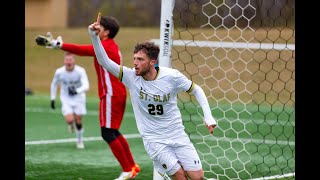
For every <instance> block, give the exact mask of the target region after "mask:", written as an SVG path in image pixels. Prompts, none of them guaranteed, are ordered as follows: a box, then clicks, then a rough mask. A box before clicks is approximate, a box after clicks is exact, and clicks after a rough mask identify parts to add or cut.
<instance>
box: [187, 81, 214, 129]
mask: <svg viewBox="0 0 320 180" xmlns="http://www.w3.org/2000/svg"><path fill="white" fill-rule="evenodd" d="M193 86H194V87H193V90H192V91H191V94H193V95H194V96H195V97H196V99H197V101H198V103H199V104H200V106H201V108H202V111H203V115H204V121H205V122H206V124H207V125H208V126H210V125H213V124H215V125H216V124H217V122H216V120H215V119H214V118H213V117H212V114H211V110H210V107H209V103H208V99H207V97H206V95H205V93H204V92H203V90H202V88H201V87H200V86H198V85H197V84H194V83H193Z"/></svg>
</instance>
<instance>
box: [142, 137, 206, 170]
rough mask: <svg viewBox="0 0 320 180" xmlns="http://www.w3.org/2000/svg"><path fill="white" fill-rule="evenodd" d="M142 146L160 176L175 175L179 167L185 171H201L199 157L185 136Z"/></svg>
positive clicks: (147, 141)
mask: <svg viewBox="0 0 320 180" xmlns="http://www.w3.org/2000/svg"><path fill="white" fill-rule="evenodd" d="M144 146H145V149H146V151H147V153H148V154H149V156H150V157H151V159H152V160H153V164H154V168H155V169H156V170H157V171H158V172H159V173H160V174H164V173H166V174H168V175H170V176H171V175H173V174H175V173H176V172H177V171H178V170H179V169H180V167H182V168H183V169H184V170H185V171H197V170H201V169H202V164H201V161H200V158H199V155H198V153H197V151H196V149H195V147H194V146H193V144H192V143H191V141H190V139H189V137H188V136H187V135H185V136H181V137H179V138H178V139H168V140H164V141H160V142H151V141H150V140H146V141H144Z"/></svg>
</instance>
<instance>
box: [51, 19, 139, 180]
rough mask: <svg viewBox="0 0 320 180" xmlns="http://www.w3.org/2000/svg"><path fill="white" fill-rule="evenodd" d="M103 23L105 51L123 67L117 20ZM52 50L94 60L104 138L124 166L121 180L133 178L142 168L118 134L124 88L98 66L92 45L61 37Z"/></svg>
mask: <svg viewBox="0 0 320 180" xmlns="http://www.w3.org/2000/svg"><path fill="white" fill-rule="evenodd" d="M100 23H101V26H100V28H101V31H100V33H99V38H100V40H101V42H102V44H103V45H102V48H103V50H104V51H105V52H106V53H108V56H110V57H111V58H112V60H113V61H114V62H115V63H116V64H119V65H121V64H122V58H121V52H120V49H119V47H118V45H117V43H116V42H115V41H114V37H115V36H116V35H117V33H118V31H119V29H120V26H119V23H118V20H117V19H115V18H114V17H110V16H103V17H101V22H100ZM50 47H51V48H54V49H61V50H64V51H67V52H71V53H74V54H76V55H79V56H92V57H93V60H94V67H95V70H96V74H97V77H98V94H99V98H100V104H99V119H100V127H101V136H102V138H103V139H104V141H105V142H107V143H108V145H109V147H110V149H111V151H112V153H113V154H114V156H115V157H116V159H117V160H118V162H119V164H120V166H121V167H122V171H123V172H122V173H121V174H120V175H119V177H118V179H119V180H122V179H128V178H134V177H135V176H136V175H137V174H138V173H139V172H140V167H139V165H138V164H136V163H135V161H134V158H133V156H132V153H131V150H130V147H129V144H128V142H127V140H126V139H125V138H124V137H123V135H122V134H121V133H120V131H119V129H120V126H121V123H122V119H123V115H124V112H125V107H126V98H127V92H126V88H125V86H124V85H123V83H122V82H120V81H119V80H118V78H117V77H115V76H114V75H112V74H111V73H109V72H108V71H107V70H105V69H104V68H103V67H102V66H100V65H99V63H98V61H97V58H96V55H95V52H94V49H93V45H92V44H87V45H78V44H71V43H65V42H63V41H62V37H61V36H59V37H58V38H57V40H54V39H53V40H51V42H50Z"/></svg>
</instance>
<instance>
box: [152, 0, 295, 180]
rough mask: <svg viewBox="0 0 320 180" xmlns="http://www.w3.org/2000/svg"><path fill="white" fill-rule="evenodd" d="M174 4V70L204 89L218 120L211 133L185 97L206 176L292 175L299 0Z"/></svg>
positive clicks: (185, 0) (222, 179) (182, 0)
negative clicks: (296, 12)
mask: <svg viewBox="0 0 320 180" xmlns="http://www.w3.org/2000/svg"><path fill="white" fill-rule="evenodd" d="M173 2H174V3H173V6H174V7H173V10H172V12H171V14H172V20H173V21H172V23H173V24H172V25H173V27H174V28H173V30H172V37H169V38H172V46H171V49H170V50H171V54H170V65H171V67H173V68H175V69H178V70H179V71H181V72H182V73H183V74H184V75H186V76H187V77H188V78H190V79H191V80H192V81H193V82H195V83H196V84H198V85H199V86H201V87H202V88H203V90H204V92H205V94H206V96H207V98H208V101H209V103H210V107H211V110H212V114H213V116H214V117H215V119H216V120H217V123H218V127H217V128H215V131H214V134H213V135H209V133H208V130H207V129H206V127H205V126H204V124H203V121H202V119H201V117H202V110H201V107H200V106H199V104H198V103H197V101H196V99H195V98H194V97H193V96H190V95H189V94H187V93H181V94H179V96H178V97H179V100H178V101H179V108H180V109H181V113H182V116H183V122H184V126H185V127H186V132H187V133H188V134H189V136H190V138H191V140H192V142H193V143H194V145H195V147H196V149H197V151H198V153H199V156H200V158H201V159H202V165H203V170H204V176H205V179H210V178H213V179H219V180H229V179H241V180H242V179H279V178H287V177H291V178H292V177H294V175H295V107H294V105H295V22H294V12H295V4H294V3H295V1H294V0H276V1H274V0H175V1H173ZM162 8H163V7H162ZM168 8H169V9H170V7H168ZM161 23H163V22H161ZM167 37H168V36H167ZM160 40H161V39H154V40H153V41H154V42H156V43H159V44H161V41H163V40H161V41H160ZM169 45H170V44H169ZM161 50H162V52H163V47H162V49H161Z"/></svg>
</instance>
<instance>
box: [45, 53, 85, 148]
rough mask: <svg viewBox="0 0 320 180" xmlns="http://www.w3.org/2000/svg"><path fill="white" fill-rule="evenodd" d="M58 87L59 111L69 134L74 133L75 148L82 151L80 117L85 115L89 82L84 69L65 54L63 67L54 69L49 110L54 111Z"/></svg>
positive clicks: (72, 57) (73, 58)
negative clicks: (75, 139)
mask: <svg viewBox="0 0 320 180" xmlns="http://www.w3.org/2000/svg"><path fill="white" fill-rule="evenodd" d="M58 85H60V100H61V111H62V114H63V116H64V118H65V121H66V123H67V124H68V125H69V126H68V127H69V131H70V132H74V129H75V132H76V137H77V142H76V143H77V148H79V149H83V148H84V143H83V133H84V128H83V124H82V117H83V115H85V114H86V113H87V110H86V94H85V92H86V91H88V90H89V80H88V76H87V73H86V71H85V69H84V68H83V67H81V66H79V65H76V64H75V57H74V55H73V54H71V53H69V52H65V55H64V66H62V67H60V68H58V69H56V71H55V73H54V76H53V79H52V82H51V88H50V95H51V108H52V109H55V99H56V93H57V87H58Z"/></svg>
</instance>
